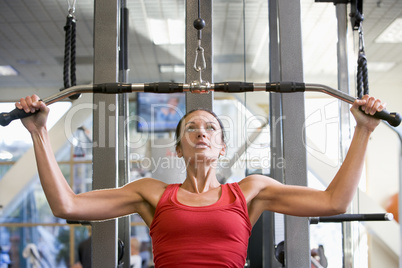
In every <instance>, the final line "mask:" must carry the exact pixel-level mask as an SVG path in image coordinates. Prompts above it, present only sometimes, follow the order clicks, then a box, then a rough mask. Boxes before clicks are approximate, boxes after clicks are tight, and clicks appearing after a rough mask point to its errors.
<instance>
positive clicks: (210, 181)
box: [182, 166, 221, 193]
mask: <svg viewBox="0 0 402 268" xmlns="http://www.w3.org/2000/svg"><path fill="white" fill-rule="evenodd" d="M220 185H221V184H220V183H219V181H218V180H217V178H216V172H215V169H214V168H213V167H211V166H198V167H197V168H192V169H187V177H186V180H185V181H184V182H183V185H182V188H183V189H186V190H187V191H190V192H193V193H204V192H208V191H209V190H212V189H215V188H217V187H219V186H220Z"/></svg>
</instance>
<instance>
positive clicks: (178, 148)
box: [176, 145, 183, 158]
mask: <svg viewBox="0 0 402 268" xmlns="http://www.w3.org/2000/svg"><path fill="white" fill-rule="evenodd" d="M176 154H177V157H179V158H180V157H182V156H183V152H182V150H181V146H180V145H176Z"/></svg>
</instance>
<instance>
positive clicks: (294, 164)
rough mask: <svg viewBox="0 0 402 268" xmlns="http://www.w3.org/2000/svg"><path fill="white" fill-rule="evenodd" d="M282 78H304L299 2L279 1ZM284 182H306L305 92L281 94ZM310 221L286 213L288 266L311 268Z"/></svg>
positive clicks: (286, 259)
mask: <svg viewBox="0 0 402 268" xmlns="http://www.w3.org/2000/svg"><path fill="white" fill-rule="evenodd" d="M277 3H278V12H279V13H278V14H279V16H278V17H279V36H280V60H281V65H280V66H281V80H282V81H297V82H302V81H303V60H302V34H301V18H300V17H301V8H300V1H292V0H281V1H278V2H277ZM281 95H282V96H281V100H282V116H283V117H282V118H283V120H282V123H283V156H284V159H285V170H284V175H285V177H284V181H285V183H286V184H292V185H304V186H305V185H307V157H306V148H305V146H304V142H303V140H304V136H305V131H304V121H305V112H304V93H292V94H281ZM309 230H310V229H309V222H308V219H307V218H304V217H293V216H285V265H286V267H310V243H309V238H310V237H309Z"/></svg>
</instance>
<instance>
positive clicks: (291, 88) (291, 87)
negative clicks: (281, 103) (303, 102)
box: [266, 82, 306, 93]
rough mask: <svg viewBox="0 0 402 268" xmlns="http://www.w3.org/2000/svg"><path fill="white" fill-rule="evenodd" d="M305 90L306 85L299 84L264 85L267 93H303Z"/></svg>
mask: <svg viewBox="0 0 402 268" xmlns="http://www.w3.org/2000/svg"><path fill="white" fill-rule="evenodd" d="M305 90H306V84H305V83H300V82H275V83H266V91H267V92H277V93H292V92H304V91H305Z"/></svg>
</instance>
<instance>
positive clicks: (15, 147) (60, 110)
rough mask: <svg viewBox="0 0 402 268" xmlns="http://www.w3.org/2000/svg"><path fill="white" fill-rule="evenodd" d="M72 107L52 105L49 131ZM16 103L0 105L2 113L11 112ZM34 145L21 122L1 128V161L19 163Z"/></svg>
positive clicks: (68, 103)
mask: <svg viewBox="0 0 402 268" xmlns="http://www.w3.org/2000/svg"><path fill="white" fill-rule="evenodd" d="M70 106H71V103H70V102H57V103H54V104H52V106H51V111H52V112H51V113H49V118H48V125H47V126H48V129H51V128H52V127H53V126H54V124H55V123H56V122H57V121H58V120H59V119H60V118H61V117H62V116H63V115H64V113H65V112H66V111H67V110H68V108H69V107H70ZM14 108H15V105H14V103H0V111H11V110H13V109H14ZM31 145H32V141H31V136H30V134H29V133H28V131H27V130H26V129H25V128H24V126H23V125H22V123H21V121H20V120H15V121H13V122H11V123H10V125H8V126H7V127H1V128H0V161H17V160H18V159H19V158H20V157H21V156H22V155H23V154H24V153H25V152H26V151H27V150H28V149H29V148H30V147H31Z"/></svg>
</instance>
